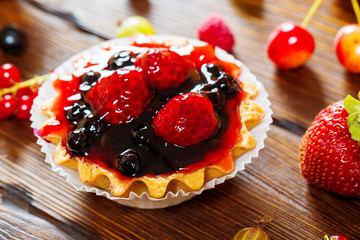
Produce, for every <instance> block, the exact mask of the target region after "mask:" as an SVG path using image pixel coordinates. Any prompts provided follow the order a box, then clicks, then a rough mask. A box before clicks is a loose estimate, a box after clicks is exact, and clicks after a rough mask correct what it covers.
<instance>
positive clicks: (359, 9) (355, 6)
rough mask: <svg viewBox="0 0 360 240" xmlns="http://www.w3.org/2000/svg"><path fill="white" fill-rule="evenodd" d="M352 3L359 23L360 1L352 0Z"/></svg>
mask: <svg viewBox="0 0 360 240" xmlns="http://www.w3.org/2000/svg"><path fill="white" fill-rule="evenodd" d="M351 4H352V7H353V9H354V12H355V16H356V20H357V22H358V24H360V8H359V3H358V1H357V0H351Z"/></svg>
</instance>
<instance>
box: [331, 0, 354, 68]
mask: <svg viewBox="0 0 360 240" xmlns="http://www.w3.org/2000/svg"><path fill="white" fill-rule="evenodd" d="M351 3H352V6H353V9H354V12H355V15H356V18H357V19H358V24H349V25H345V26H343V27H342V28H341V29H340V30H339V31H338V32H337V34H336V36H335V42H334V47H335V50H336V55H337V57H338V60H339V62H340V63H341V64H342V65H343V66H344V68H345V69H346V70H348V71H349V72H352V73H360V65H359V61H360V51H359V49H360V10H359V5H358V3H357V1H356V0H351Z"/></svg>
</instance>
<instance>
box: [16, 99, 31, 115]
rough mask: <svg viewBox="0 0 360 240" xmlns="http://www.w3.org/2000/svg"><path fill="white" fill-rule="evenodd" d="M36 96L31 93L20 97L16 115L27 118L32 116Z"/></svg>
mask: <svg viewBox="0 0 360 240" xmlns="http://www.w3.org/2000/svg"><path fill="white" fill-rule="evenodd" d="M33 100H34V98H33V97H32V96H30V95H22V96H21V97H20V99H19V103H18V108H17V110H16V111H15V117H16V118H18V119H23V120H27V119H29V118H30V109H31V106H32V104H33Z"/></svg>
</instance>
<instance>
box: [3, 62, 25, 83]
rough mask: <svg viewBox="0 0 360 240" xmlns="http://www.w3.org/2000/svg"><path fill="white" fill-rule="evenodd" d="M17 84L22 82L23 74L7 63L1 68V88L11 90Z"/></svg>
mask: <svg viewBox="0 0 360 240" xmlns="http://www.w3.org/2000/svg"><path fill="white" fill-rule="evenodd" d="M15 82H21V74H20V71H19V69H18V68H17V67H16V66H15V65H13V64H11V63H5V64H3V65H1V66H0V88H9V87H12V86H13V85H14V83H15Z"/></svg>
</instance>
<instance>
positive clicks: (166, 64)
mask: <svg viewBox="0 0 360 240" xmlns="http://www.w3.org/2000/svg"><path fill="white" fill-rule="evenodd" d="M135 66H137V67H141V68H142V70H143V72H144V74H145V75H146V77H147V80H148V82H149V84H150V86H151V87H152V88H153V89H157V90H160V91H163V90H167V89H171V88H175V87H178V86H180V85H182V84H183V83H184V82H185V81H186V77H187V72H188V67H187V65H186V63H185V61H184V60H183V58H182V57H181V56H180V55H179V54H178V53H176V52H174V51H171V50H168V49H150V50H149V51H148V52H147V53H145V54H144V55H143V56H142V57H141V58H137V59H136V62H135Z"/></svg>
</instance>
